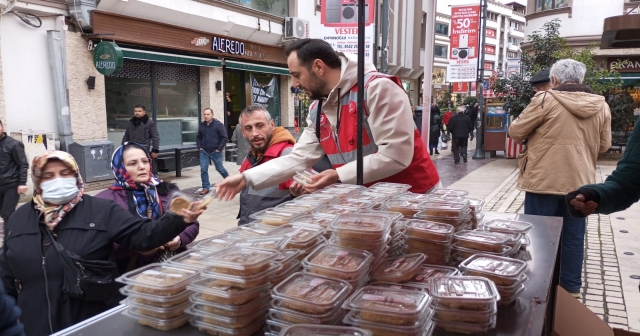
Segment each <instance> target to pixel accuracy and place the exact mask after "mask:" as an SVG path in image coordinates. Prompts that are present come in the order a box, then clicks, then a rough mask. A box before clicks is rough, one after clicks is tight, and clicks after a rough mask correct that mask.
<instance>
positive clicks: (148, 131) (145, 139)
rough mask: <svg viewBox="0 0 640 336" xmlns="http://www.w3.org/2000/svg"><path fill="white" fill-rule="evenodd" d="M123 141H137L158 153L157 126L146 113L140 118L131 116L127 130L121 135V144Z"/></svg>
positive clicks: (158, 136) (158, 137) (158, 138)
mask: <svg viewBox="0 0 640 336" xmlns="http://www.w3.org/2000/svg"><path fill="white" fill-rule="evenodd" d="M125 142H137V143H139V144H141V145H142V146H143V147H144V148H151V152H153V153H158V152H159V151H160V134H159V133H158V126H157V125H156V123H155V122H154V121H153V120H151V119H149V116H148V115H145V116H144V117H142V118H136V117H133V118H131V119H130V120H129V124H128V125H127V130H126V131H125V132H124V137H122V144H124V143H125Z"/></svg>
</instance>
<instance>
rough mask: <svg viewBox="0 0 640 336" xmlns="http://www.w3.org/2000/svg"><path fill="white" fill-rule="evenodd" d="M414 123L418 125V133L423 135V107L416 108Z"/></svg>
mask: <svg viewBox="0 0 640 336" xmlns="http://www.w3.org/2000/svg"><path fill="white" fill-rule="evenodd" d="M413 123H414V124H416V128H417V129H418V132H420V134H422V106H418V107H416V109H415V110H414V111H413Z"/></svg>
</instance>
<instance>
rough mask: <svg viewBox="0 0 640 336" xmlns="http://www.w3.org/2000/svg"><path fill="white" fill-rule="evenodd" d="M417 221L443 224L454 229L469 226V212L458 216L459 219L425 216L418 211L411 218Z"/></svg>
mask: <svg viewBox="0 0 640 336" xmlns="http://www.w3.org/2000/svg"><path fill="white" fill-rule="evenodd" d="M413 217H414V218H417V219H422V220H425V221H429V222H436V223H443V224H449V225H453V226H454V227H455V228H456V229H458V228H459V227H461V226H464V225H469V226H470V225H471V212H469V213H467V214H465V215H463V216H460V217H441V216H431V215H427V214H425V212H424V211H420V212H418V213H417V214H415V215H414V216H413Z"/></svg>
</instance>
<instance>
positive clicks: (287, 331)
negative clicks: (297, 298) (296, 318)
mask: <svg viewBox="0 0 640 336" xmlns="http://www.w3.org/2000/svg"><path fill="white" fill-rule="evenodd" d="M308 335H315V336H371V335H373V334H372V333H371V331H369V330H365V329H360V328H356V327H338V326H328V325H316V324H294V325H291V326H288V327H286V328H284V329H283V330H282V331H281V332H280V336H308Z"/></svg>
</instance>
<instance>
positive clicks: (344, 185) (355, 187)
mask: <svg viewBox="0 0 640 336" xmlns="http://www.w3.org/2000/svg"><path fill="white" fill-rule="evenodd" d="M325 189H345V190H366V189H367V188H366V187H365V186H361V185H357V184H348V183H334V184H331V185H329V186H327V187H325Z"/></svg>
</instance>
